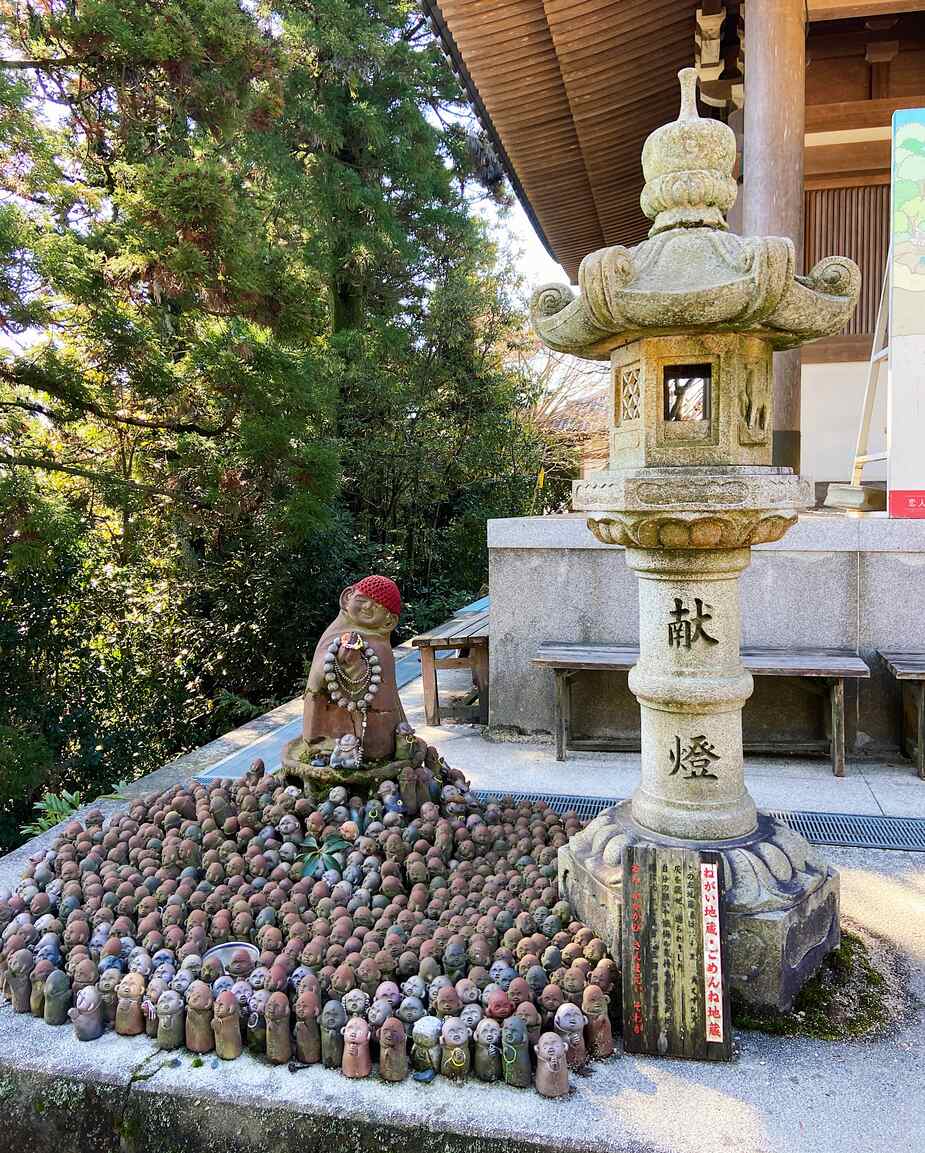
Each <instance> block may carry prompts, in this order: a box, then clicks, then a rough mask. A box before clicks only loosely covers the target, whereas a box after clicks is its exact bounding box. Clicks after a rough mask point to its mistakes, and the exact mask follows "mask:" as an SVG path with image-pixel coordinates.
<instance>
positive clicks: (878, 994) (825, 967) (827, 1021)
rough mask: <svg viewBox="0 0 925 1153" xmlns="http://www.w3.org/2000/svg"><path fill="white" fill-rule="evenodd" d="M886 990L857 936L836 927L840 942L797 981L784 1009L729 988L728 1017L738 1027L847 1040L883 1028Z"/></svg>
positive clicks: (886, 1018)
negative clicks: (787, 1009)
mask: <svg viewBox="0 0 925 1153" xmlns="http://www.w3.org/2000/svg"><path fill="white" fill-rule="evenodd" d="M888 992H889V990H888V985H887V981H886V978H885V977H884V976H883V974H882V973H881V972H880V971H879V970H878V969H877V968H875V966H874V964H873V963H872V961H871V958H870V954H869V952H868V949H867V946H866V945H865V944H864V942H863V941H862V940H861V938H860V937H857V936H855V934H853V933H846V932H842V937H841V944H840V945H839V947H838V948H837V949H834V950H833V951H832V952H831V953H829V955H828V957H826V959H825V961H823V963H822V967H821V968H820V970H819V972H818V973H817V974H816V975H815V976H814V977H812V978H811V979H810V980H809V981H807V983H806V984H805V985H804V986H803V988H802V989H801V990H800V993H799V994H798V996H797V999H796V1001H795V1002H794V1005H793V1008H792V1009H791V1010H790V1012H789V1013H782V1012H780V1011H778V1010H774V1009H759V1008H756V1007H755V1006H754V1005H748V1004H745V1003H744V1002H743V1001H741V1000H740V999H739V998H737V997H736V996H735V994H733V998H732V1020H733V1024H734V1025H735V1026H736V1027H737V1028H739V1029H755V1030H758V1031H759V1032H762V1033H770V1034H772V1035H774V1036H783V1037H796V1036H803V1037H817V1038H819V1039H821V1040H824V1041H845V1040H851V1039H856V1038H859V1037H864V1036H867V1034H869V1033H875V1032H880V1031H881V1030H883V1029H885V1028H886V1026H887V1025H888V1024H889V1022H890V1009H889V1003H888Z"/></svg>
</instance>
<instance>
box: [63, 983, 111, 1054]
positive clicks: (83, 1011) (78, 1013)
mask: <svg viewBox="0 0 925 1153" xmlns="http://www.w3.org/2000/svg"><path fill="white" fill-rule="evenodd" d="M67 1015H68V1017H70V1019H71V1021H72V1022H73V1024H74V1034H75V1036H76V1037H77V1040H78V1041H96V1040H97V1039H98V1038H100V1037H102V1035H103V1029H104V1025H103V1013H102V999H101V997H100V991H99V989H97V988H96V986H95V985H85V986H84V988H83V989H81V990H80V992H79V993H78V994H77V1000H76V1001H75V1002H74V1007H73V1008H72V1009H68V1012H67Z"/></svg>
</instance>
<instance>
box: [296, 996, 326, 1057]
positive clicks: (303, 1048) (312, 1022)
mask: <svg viewBox="0 0 925 1153" xmlns="http://www.w3.org/2000/svg"><path fill="white" fill-rule="evenodd" d="M295 1016H296V1023H295V1029H294V1030H293V1033H294V1034H295V1053H296V1060H297V1061H301V1063H302V1064H303V1065H317V1064H318V1062H319V1061H320V1060H321V1033H320V1031H319V1029H318V1018H319V1017H320V1016H321V1008H320V1006H319V1005H318V995H317V993H315V992H314V991H313V990H311V989H305V990H303V991H302V992H301V993H299V996H298V999H297V1001H296V1003H295Z"/></svg>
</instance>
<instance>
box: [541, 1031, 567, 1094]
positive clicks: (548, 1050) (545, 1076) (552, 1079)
mask: <svg viewBox="0 0 925 1153" xmlns="http://www.w3.org/2000/svg"><path fill="white" fill-rule="evenodd" d="M534 1048H535V1049H536V1091H537V1093H540V1094H541V1095H542V1096H543V1097H565V1096H567V1094H568V1062H567V1060H566V1050H567V1046H566V1044H565V1042H564V1041H563V1040H562V1038H561V1037H560V1036H559V1034H558V1033H543V1035H542V1036H541V1037H540V1039H539V1041H537V1043H536V1045H535V1046H534Z"/></svg>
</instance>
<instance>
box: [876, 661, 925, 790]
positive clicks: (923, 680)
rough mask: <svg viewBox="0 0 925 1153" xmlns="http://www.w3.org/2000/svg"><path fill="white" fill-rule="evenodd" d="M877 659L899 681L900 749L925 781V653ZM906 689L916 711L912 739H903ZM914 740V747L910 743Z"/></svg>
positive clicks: (904, 736)
mask: <svg viewBox="0 0 925 1153" xmlns="http://www.w3.org/2000/svg"><path fill="white" fill-rule="evenodd" d="M880 659H881V660H882V661H883V663H884V664H885V665H886V667H887V668H888V669H889V670H890V672H891V673H892V674H893V676H894V677H895V678H896V679H897V680H898V681H899V686H900V691H901V692H902V694H903V709H902V721H901V722H900V723H901V729H900V739H901V741H902V746H903V750H904V751H905V752H906V753H907V754H908V755H909V756H910V757H911V758H912V760H913V761H914V762H915V767H916V770H917V772H918V774H919V776H920V777H921V778H922V779H923V780H925V653H881V654H880ZM907 687H908V689H909V690H910V692H911V694H912V703H913V707H914V709H915V723H914V728H915V736H914V738H912V737H909V738H907V737H906V707H905V706H906V701H905V698H906V694H905V691H904V690H905V689H906V688H907ZM913 741H914V744H913Z"/></svg>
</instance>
